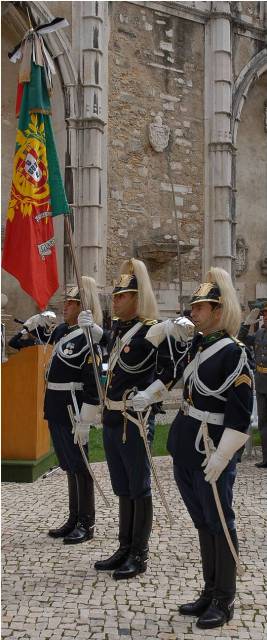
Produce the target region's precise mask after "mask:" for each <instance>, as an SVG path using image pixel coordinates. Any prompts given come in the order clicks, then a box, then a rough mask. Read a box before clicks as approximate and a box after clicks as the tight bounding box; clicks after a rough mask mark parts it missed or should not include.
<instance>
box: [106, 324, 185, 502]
mask: <svg viewBox="0 0 267 640" xmlns="http://www.w3.org/2000/svg"><path fill="white" fill-rule="evenodd" d="M137 322H138V318H135V319H133V320H130V321H128V322H122V321H120V320H118V321H115V322H114V323H113V327H112V331H111V335H110V343H109V347H108V349H109V352H110V351H111V349H112V348H113V346H114V344H115V342H116V339H117V338H120V339H121V338H122V336H124V335H125V334H126V332H128V331H129V330H130V329H131V328H132V327H133V326H134V325H135V324H136V323H137ZM155 322H156V321H155ZM151 324H154V322H153V321H152V322H151V321H148V322H145V321H144V322H142V324H141V327H140V328H139V329H138V331H137V332H136V333H135V335H134V336H133V337H132V338H131V339H130V340H129V341H127V344H125V346H124V347H123V349H122V351H121V353H120V357H119V358H118V360H117V362H116V365H115V367H114V369H113V372H112V373H111V374H110V376H109V379H108V382H107V388H106V396H107V398H108V399H110V400H113V401H121V400H122V398H123V394H124V393H125V392H126V391H128V392H129V391H130V390H132V389H135V393H136V392H137V391H142V390H144V389H146V388H147V387H148V386H149V385H150V384H152V382H153V381H154V380H155V379H157V378H160V380H161V381H162V382H163V384H165V385H169V383H170V382H172V380H173V365H172V362H171V359H170V353H169V348H168V344H167V340H165V341H164V342H163V343H162V344H161V345H160V347H159V348H158V349H156V348H155V347H154V346H153V345H152V344H151V343H150V342H149V341H148V340H146V334H147V332H148V330H149V328H150V326H151ZM127 413H128V414H129V415H132V416H134V417H135V418H137V414H136V413H134V412H131V411H130V410H128V411H127ZM103 425H104V429H103V438H104V447H105V452H106V458H107V463H108V467H109V472H110V477H111V483H112V487H113V491H114V493H115V494H116V495H117V496H128V497H130V498H131V499H137V498H141V497H145V496H148V495H151V479H150V465H149V461H148V458H147V454H146V451H145V446H144V442H143V439H142V438H141V436H140V432H139V428H138V426H137V425H136V424H134V422H132V421H131V420H130V419H128V420H127V425H126V441H125V442H123V431H124V417H123V415H122V413H121V411H119V410H115V411H114V410H110V409H107V408H105V410H104V419H103Z"/></svg>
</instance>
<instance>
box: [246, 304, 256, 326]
mask: <svg viewBox="0 0 267 640" xmlns="http://www.w3.org/2000/svg"><path fill="white" fill-rule="evenodd" d="M259 314H260V310H259V309H257V308H256V307H255V308H254V309H251V311H250V313H249V314H248V316H247V317H246V319H245V320H244V324H248V325H249V324H255V322H257V319H258V317H259Z"/></svg>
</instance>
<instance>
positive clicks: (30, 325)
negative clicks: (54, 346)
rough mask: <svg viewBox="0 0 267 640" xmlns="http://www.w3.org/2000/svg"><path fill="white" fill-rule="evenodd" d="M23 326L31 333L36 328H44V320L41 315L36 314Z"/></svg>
mask: <svg viewBox="0 0 267 640" xmlns="http://www.w3.org/2000/svg"><path fill="white" fill-rule="evenodd" d="M23 326H24V327H25V329H27V330H28V331H33V330H34V329H37V327H44V326H45V318H44V317H43V316H42V315H41V313H38V314H37V315H35V316H31V317H30V318H29V319H28V320H26V322H24V325H23Z"/></svg>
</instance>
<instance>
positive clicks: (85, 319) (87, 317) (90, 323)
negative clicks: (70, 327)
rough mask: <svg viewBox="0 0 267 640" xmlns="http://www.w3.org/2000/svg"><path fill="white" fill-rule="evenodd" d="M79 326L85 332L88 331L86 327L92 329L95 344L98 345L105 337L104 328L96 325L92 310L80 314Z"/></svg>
mask: <svg viewBox="0 0 267 640" xmlns="http://www.w3.org/2000/svg"><path fill="white" fill-rule="evenodd" d="M78 325H79V327H80V328H81V329H83V330H84V329H86V327H90V331H91V334H92V340H93V342H94V343H95V344H98V342H100V340H101V338H102V335H103V329H102V327H99V326H98V324H95V322H94V319H93V314H92V311H90V309H87V311H81V313H79V315H78Z"/></svg>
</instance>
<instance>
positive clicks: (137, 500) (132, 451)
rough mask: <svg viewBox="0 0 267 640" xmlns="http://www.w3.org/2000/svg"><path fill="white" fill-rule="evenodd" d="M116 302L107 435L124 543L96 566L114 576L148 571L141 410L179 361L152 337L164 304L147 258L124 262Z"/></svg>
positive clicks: (148, 505) (159, 395)
mask: <svg viewBox="0 0 267 640" xmlns="http://www.w3.org/2000/svg"><path fill="white" fill-rule="evenodd" d="M113 306H114V312H115V315H116V316H117V319H116V320H114V323H113V327H112V332H111V340H110V345H109V353H110V356H109V369H108V380H107V385H106V398H105V409H104V417H103V439H104V447H105V452H106V458H107V463H108V467H109V472H110V477H111V483H112V487H113V491H114V493H115V495H117V496H118V497H119V543H120V545H119V549H118V550H117V551H116V552H115V553H114V554H113V555H112V556H111V557H109V558H108V559H106V560H100V561H98V562H96V564H95V568H96V569H97V570H99V571H105V570H114V573H113V577H114V579H117V580H119V579H126V578H132V577H134V576H136V575H137V574H139V573H142V572H144V571H146V568H147V559H148V541H149V537H150V532H151V527H152V496H151V478H150V465H149V460H148V458H147V454H146V451H145V446H144V442H143V440H142V437H141V436H140V431H139V427H138V420H137V414H136V413H135V411H139V410H140V411H144V409H143V404H144V405H145V406H146V407H147V406H148V405H150V404H151V403H154V402H160V401H161V400H162V399H163V397H164V395H165V393H166V391H167V389H166V386H165V385H167V386H168V385H169V383H170V381H171V380H172V378H173V365H172V362H171V360H170V356H169V350H168V345H167V341H165V342H163V343H162V345H161V346H160V348H159V349H157V348H156V347H155V346H154V345H153V344H152V343H151V342H149V341H148V340H146V335H147V333H148V331H149V329H150V327H152V326H153V324H155V323H157V317H158V310H157V304H156V300H155V297H154V294H153V291H152V287H151V283H150V279H149V276H148V273H147V270H146V267H145V265H144V263H143V262H142V261H140V260H135V259H132V260H129V261H126V262H125V263H124V264H123V265H122V269H121V276H120V278H119V281H118V282H117V284H116V286H115V288H114V290H113ZM144 390H145V391H144ZM137 392H138V393H137ZM133 395H135V397H136V398H137V401H136V402H137V404H138V397H139V400H140V401H141V405H142V406H141V409H140V408H139V407H136V409H135V411H133V410H132V409H131V406H132V402H133V400H130V396H133ZM142 403H143V404H142ZM125 411H126V415H125V413H124V412H125ZM143 415H145V414H143Z"/></svg>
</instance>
